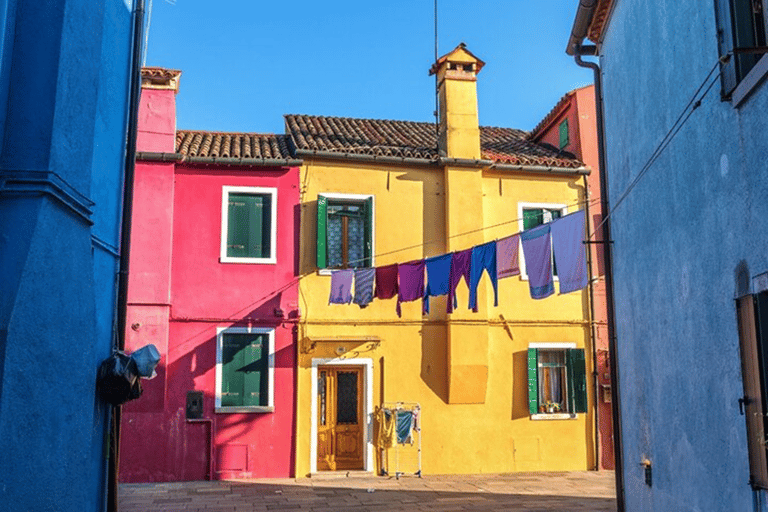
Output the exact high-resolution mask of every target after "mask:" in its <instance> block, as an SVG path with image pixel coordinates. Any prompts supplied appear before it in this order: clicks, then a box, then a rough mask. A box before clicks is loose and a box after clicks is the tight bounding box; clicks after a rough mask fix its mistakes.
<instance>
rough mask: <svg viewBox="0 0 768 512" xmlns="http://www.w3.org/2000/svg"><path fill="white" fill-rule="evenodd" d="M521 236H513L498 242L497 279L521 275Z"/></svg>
mask: <svg viewBox="0 0 768 512" xmlns="http://www.w3.org/2000/svg"><path fill="white" fill-rule="evenodd" d="M519 249H520V235H512V236H508V237H507V238H502V239H501V240H499V241H498V242H496V277H497V278H499V279H502V278H504V277H511V276H518V275H520V251H519Z"/></svg>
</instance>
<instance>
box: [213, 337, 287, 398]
mask: <svg viewBox="0 0 768 512" xmlns="http://www.w3.org/2000/svg"><path fill="white" fill-rule="evenodd" d="M274 388H275V330H274V329H271V328H259V327H219V328H218V329H217V330H216V412H272V411H274V409H275V389H274Z"/></svg>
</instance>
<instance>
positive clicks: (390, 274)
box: [376, 263, 397, 299]
mask: <svg viewBox="0 0 768 512" xmlns="http://www.w3.org/2000/svg"><path fill="white" fill-rule="evenodd" d="M395 295H397V263H395V264H394V265H387V266H386V267H376V298H377V299H391V298H392V297H394V296H395Z"/></svg>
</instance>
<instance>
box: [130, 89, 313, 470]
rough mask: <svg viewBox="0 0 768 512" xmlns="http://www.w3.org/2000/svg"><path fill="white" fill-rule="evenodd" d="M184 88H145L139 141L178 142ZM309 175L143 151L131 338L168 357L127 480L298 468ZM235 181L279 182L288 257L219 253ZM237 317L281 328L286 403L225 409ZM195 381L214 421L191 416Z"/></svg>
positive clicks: (134, 436) (138, 418)
mask: <svg viewBox="0 0 768 512" xmlns="http://www.w3.org/2000/svg"><path fill="white" fill-rule="evenodd" d="M148 93H151V94H148ZM163 95H165V97H163ZM172 99H173V92H172V91H156V90H151V91H148V90H146V89H145V90H144V91H143V94H142V102H141V113H140V121H141V122H144V123H145V124H144V125H141V126H140V127H141V131H140V133H141V134H143V137H144V138H143V139H141V137H140V141H139V142H140V144H139V147H138V150H139V151H166V152H172V151H173V147H172V146H171V148H170V149H168V147H167V144H168V139H167V135H168V134H167V128H168V126H173V125H175V120H174V122H173V123H170V122H169V120H168V119H167V116H169V115H173V113H174V112H175V109H174V108H173V104H172V101H168V100H172ZM151 109H154V110H153V111H152V112H148V110H151ZM161 111H162V112H164V113H165V114H164V115H160V114H159V112H161ZM151 134H156V136H157V137H158V138H160V139H163V140H160V141H153V140H152V136H151ZM298 184H299V170H298V168H281V167H223V166H189V165H185V164H172V163H171V164H168V163H156V162H146V161H144V162H137V166H136V182H135V187H134V194H135V203H134V209H133V214H132V215H133V227H132V233H131V269H130V271H131V273H130V276H129V299H128V320H127V325H128V329H127V335H126V350H127V351H128V352H130V351H132V350H134V349H136V348H138V347H140V346H143V345H145V344H147V343H154V344H155V345H156V346H157V347H158V349H159V350H160V352H161V355H162V359H161V362H160V365H159V366H158V376H157V377H156V378H155V379H152V380H144V381H143V385H144V395H143V396H142V397H141V398H140V399H139V400H136V401H134V402H129V403H128V404H126V405H125V406H124V408H123V420H122V426H121V447H120V480H121V481H123V482H160V481H181V480H204V479H207V478H213V479H219V478H238V477H289V476H292V475H293V473H294V469H293V461H294V456H293V453H294V444H295V434H294V432H295V428H294V424H293V422H294V418H295V405H294V402H295V400H294V380H295V335H294V322H295V318H296V314H297V311H298V306H297V290H298V287H297V281H296V277H295V268H296V267H297V265H296V257H297V250H296V247H297V243H298V240H297V235H296V226H297V222H298V219H297V215H298V202H299V194H298ZM225 185H230V186H257V187H275V188H277V263H276V264H239V263H220V262H219V247H220V240H221V238H220V237H221V214H222V212H221V209H222V187H223V186H225ZM276 309H280V310H282V311H283V312H284V316H283V317H278V316H276V314H275V310H276ZM231 326H253V327H270V328H274V329H275V357H274V360H275V365H274V366H275V370H274V412H269V413H238V414H234V413H216V412H215V410H214V405H215V384H216V382H215V369H216V330H217V328H219V327H231ZM193 390H195V391H202V392H203V394H204V399H203V406H204V413H203V418H204V421H188V420H187V419H186V417H185V412H186V397H187V392H188V391H193ZM228 468H238V469H237V470H231V471H230V470H228Z"/></svg>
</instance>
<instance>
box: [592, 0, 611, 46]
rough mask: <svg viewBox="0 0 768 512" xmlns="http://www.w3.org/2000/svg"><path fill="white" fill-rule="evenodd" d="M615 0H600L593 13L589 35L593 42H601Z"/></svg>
mask: <svg viewBox="0 0 768 512" xmlns="http://www.w3.org/2000/svg"><path fill="white" fill-rule="evenodd" d="M611 7H613V0H599V2H598V4H597V9H595V12H594V14H593V15H592V23H590V25H589V29H588V31H587V37H588V38H589V40H590V41H592V42H593V43H599V42H600V38H601V37H602V35H603V30H605V24H606V23H607V22H608V15H609V14H610V13H611Z"/></svg>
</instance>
